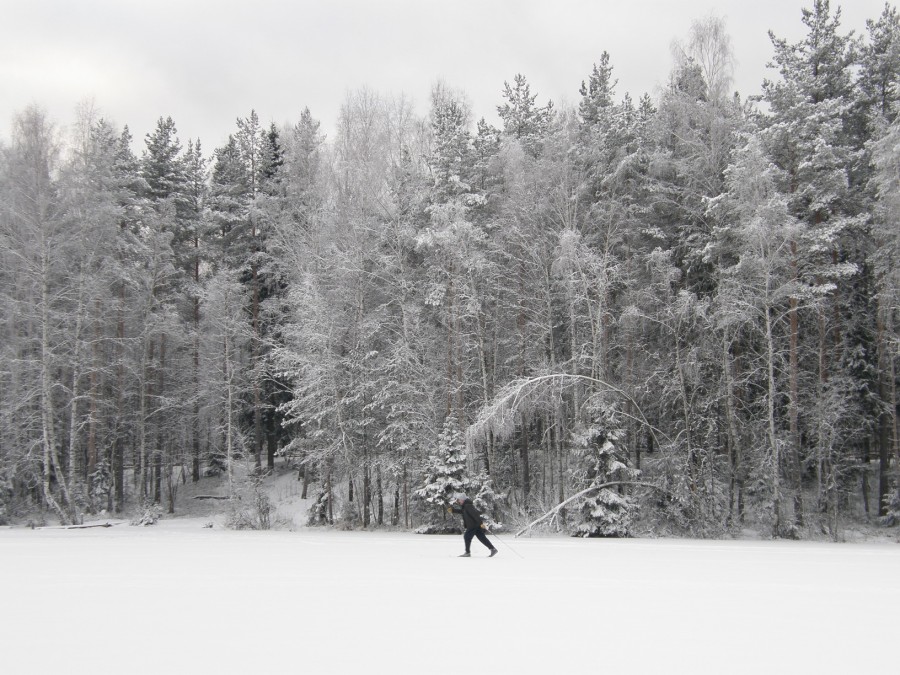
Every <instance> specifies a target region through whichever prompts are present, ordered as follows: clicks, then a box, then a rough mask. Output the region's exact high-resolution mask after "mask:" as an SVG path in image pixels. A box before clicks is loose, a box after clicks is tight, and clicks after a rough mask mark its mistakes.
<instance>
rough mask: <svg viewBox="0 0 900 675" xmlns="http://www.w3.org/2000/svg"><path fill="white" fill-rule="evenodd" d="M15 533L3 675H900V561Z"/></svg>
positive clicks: (706, 548) (769, 549)
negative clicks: (467, 554) (468, 551)
mask: <svg viewBox="0 0 900 675" xmlns="http://www.w3.org/2000/svg"><path fill="white" fill-rule="evenodd" d="M204 522H205V521H203V520H202V519H197V518H194V519H171V520H163V521H160V523H159V524H158V525H155V526H151V527H146V528H140V527H131V526H129V525H127V524H119V525H116V526H114V527H111V528H108V529H102V528H99V529H80V530H65V529H43V530H34V531H32V530H30V529H0V671H2V672H4V673H9V674H10V675H30V674H41V675H43V674H45V673H67V674H80V673H85V674H87V673H90V674H91V675H98V674H103V673H116V674H135V675H139V674H143V673H147V674H153V675H160V674H165V675H172V674H180V673H190V674H191V675H198V674H204V673H211V674H215V675H222V674H225V673H266V674H271V673H366V674H378V673H387V674H395V673H416V674H419V673H425V674H428V673H517V674H525V673H547V674H551V673H552V674H557V673H617V674H619V673H666V674H667V675H669V674H674V673H716V674H723V673H728V674H731V673H763V672H765V673H816V674H817V675H818V674H822V673H878V672H882V673H885V672H894V669H895V668H896V654H895V653H894V652H895V650H894V649H893V648H891V647H890V645H892V644H893V639H894V637H895V636H894V635H893V633H894V631H895V630H896V628H895V611H896V607H897V606H898V604H900V575H898V574H897V572H898V570H900V546H897V545H896V544H859V545H846V544H844V545H840V544H823V543H797V542H767V541H685V540H640V539H631V540H582V539H569V538H563V537H535V538H529V539H514V538H512V537H511V536H505V537H502V538H501V539H500V540H499V546H498V548H499V549H500V555H499V556H497V557H495V558H493V559H490V560H489V559H487V558H486V557H485V556H486V553H487V551H486V549H485V548H484V547H482V546H481V545H479V544H478V542H477V541H476V542H474V543H473V557H472V558H470V559H459V558H457V557H455V556H456V555H457V554H458V553H460V552H461V549H462V538H461V537H458V536H457V537H451V536H422V535H414V534H406V533H389V532H338V531H333V530H313V529H301V530H300V531H297V532H284V531H277V532H276V531H269V532H246V531H244V532H233V531H225V530H222V529H221V528H220V527H219V526H218V525H216V526H215V527H214V528H212V529H209V528H204V527H203V525H204Z"/></svg>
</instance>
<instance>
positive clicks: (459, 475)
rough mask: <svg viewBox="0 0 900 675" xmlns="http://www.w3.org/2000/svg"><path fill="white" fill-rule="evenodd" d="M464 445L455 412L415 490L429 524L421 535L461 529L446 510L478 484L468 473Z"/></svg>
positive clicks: (420, 531) (426, 464) (424, 468)
mask: <svg viewBox="0 0 900 675" xmlns="http://www.w3.org/2000/svg"><path fill="white" fill-rule="evenodd" d="M464 448H465V444H464V441H463V436H462V432H460V430H459V426H458V425H457V423H456V419H455V418H454V417H453V416H452V415H451V416H449V417H447V419H446V420H445V421H444V427H443V429H442V430H441V434H440V436H439V437H438V447H437V450H436V451H435V453H434V454H433V455H429V457H428V458H427V459H426V460H425V465H424V467H423V468H422V482H423V485H422V487H421V488H419V489H418V490H416V491H415V492H414V493H413V496H414V497H415V499H416V500H417V501H420V502H424V503H425V505H426V524H425V525H423V526H422V527H420V528H418V529H417V530H416V531H417V532H419V533H420V534H436V533H439V532H447V531H452V530H455V529H457V524H456V523H455V521H454V523H453V524H452V525H451V524H449V523H448V522H447V518H446V509H447V507H448V506H449V505H450V504H451V503H452V501H453V495H454V494H456V493H457V492H464V493H466V494H469V495H471V493H472V492H473V491H474V488H476V487H477V485H476V483H475V482H474V481H472V480H471V479H470V478H469V476H468V472H467V469H466V454H465V452H464V451H463V450H464ZM431 505H434V506H431Z"/></svg>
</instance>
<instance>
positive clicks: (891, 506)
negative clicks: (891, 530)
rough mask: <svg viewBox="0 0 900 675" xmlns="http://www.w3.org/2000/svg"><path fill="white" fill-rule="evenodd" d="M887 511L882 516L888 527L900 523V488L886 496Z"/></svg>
mask: <svg viewBox="0 0 900 675" xmlns="http://www.w3.org/2000/svg"><path fill="white" fill-rule="evenodd" d="M885 502H886V504H885V506H886V510H887V513H885V514H884V516H882V518H881V522H882V523H883V524H884V525H887V526H888V527H894V526H895V525H897V524H898V523H900V490H898V489H895V490H894V491H893V492H891V493H890V494H889V495H888V496H887V497H886V498H885Z"/></svg>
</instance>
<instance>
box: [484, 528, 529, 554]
mask: <svg viewBox="0 0 900 675" xmlns="http://www.w3.org/2000/svg"><path fill="white" fill-rule="evenodd" d="M488 534H490V535H491V536H492V537H494V538H496V539H497V541H499V542H501V543H502V544H503V545H504V546H505V547H506V548H508V549H509V550H510V551H512V552H513V553H515V554H516V555H517V556H519V557H520V558H522V560H525V557H524V556H523V555H522V554H521V553H519V552H518V551H517V550H516V549H514V548H513V547H512V546H510V545H509V544H507V543H506V542H505V541H504V540H503V539H501V538H500V535H499V534H497V533H496V532H488Z"/></svg>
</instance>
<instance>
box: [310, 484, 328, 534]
mask: <svg viewBox="0 0 900 675" xmlns="http://www.w3.org/2000/svg"><path fill="white" fill-rule="evenodd" d="M307 514H308V515H307V518H306V524H307V525H311V526H318V525H327V524H328V491H327V490H324V489H322V490H319V492H318V494H316V498H315V499H314V500H313V503H312V505H311V506H310V507H309V511H308V512H307Z"/></svg>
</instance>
